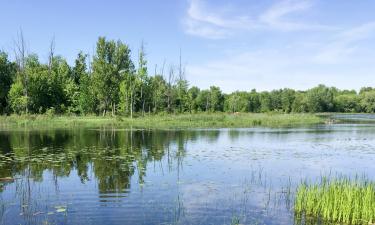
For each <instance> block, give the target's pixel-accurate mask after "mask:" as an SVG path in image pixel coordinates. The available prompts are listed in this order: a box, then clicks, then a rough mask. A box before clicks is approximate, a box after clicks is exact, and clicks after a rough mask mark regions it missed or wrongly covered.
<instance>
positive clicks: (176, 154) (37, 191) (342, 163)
mask: <svg viewBox="0 0 375 225" xmlns="http://www.w3.org/2000/svg"><path fill="white" fill-rule="evenodd" d="M0 140H1V141H0V153H1V155H0V177H1V178H5V177H11V178H13V179H9V178H8V180H2V181H1V182H0V223H1V224H145V225H146V224H147V225H148V224H150V225H151V224H204V225H206V224H235V223H236V222H238V221H240V223H241V224H293V223H294V213H293V201H294V191H295V188H296V186H297V185H298V184H299V183H300V182H301V181H304V180H308V181H316V180H317V179H319V177H320V176H321V175H331V176H335V175H347V176H355V175H356V174H360V175H366V176H367V177H368V178H369V179H375V177H374V176H375V164H374V163H373V161H374V158H375V155H374V154H375V124H374V125H373V124H371V123H363V121H362V122H361V123H355V122H346V123H343V124H331V125H317V126H311V127H298V128H250V129H195V130H154V131H151V130H127V129H115V128H109V127H105V128H104V127H98V128H97V129H83V128H82V129H56V130H44V131H43V130H40V131H38V130H27V129H26V130H19V129H17V130H3V131H0Z"/></svg>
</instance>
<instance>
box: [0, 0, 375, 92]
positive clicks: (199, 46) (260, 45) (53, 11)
mask: <svg viewBox="0 0 375 225" xmlns="http://www.w3.org/2000/svg"><path fill="white" fill-rule="evenodd" d="M0 8H1V13H0V21H2V22H1V28H0V49H3V50H5V51H8V52H12V49H13V44H14V39H15V38H16V36H17V32H19V30H20V29H22V30H23V33H24V36H25V38H26V40H27V44H28V49H29V51H30V52H33V53H37V54H38V55H39V56H40V60H41V61H46V58H47V52H48V46H49V42H50V41H51V39H52V38H53V37H55V42H56V53H57V54H60V55H62V56H64V57H65V58H66V59H67V60H68V62H70V63H72V62H73V61H74V58H75V57H76V55H77V53H78V52H79V50H83V51H84V52H87V53H89V54H92V53H93V50H94V47H95V42H96V40H97V38H98V36H106V37H108V38H110V39H121V40H122V41H124V42H126V43H127V44H129V46H130V47H131V49H132V51H133V55H134V57H136V54H137V51H138V48H139V46H140V44H141V42H142V40H143V41H144V43H145V45H146V52H147V57H148V61H149V71H150V73H151V74H153V71H154V68H155V65H156V64H157V65H158V68H161V65H162V64H163V62H164V60H165V61H166V66H167V67H169V65H171V64H176V63H178V56H179V49H180V48H181V50H182V56H183V63H184V65H185V66H186V78H187V79H188V80H189V82H190V84H191V85H196V86H198V87H201V88H208V87H209V86H210V85H217V86H220V87H221V89H222V90H223V91H225V92H229V91H234V90H251V89H253V88H256V89H257V90H271V89H276V88H284V87H290V88H295V89H307V88H310V87H312V86H315V85H317V84H320V83H323V84H326V85H329V86H336V87H339V88H347V89H357V90H358V89H359V88H360V87H362V86H375V79H374V78H375V14H374V12H375V2H374V1H373V0H361V1H354V0H262V1H259V0H236V1H222V0H181V1H176V0H153V1H146V0H139V1H115V0H108V1H102V2H99V1H88V0H83V1H73V0H65V1H47V0H35V1H26V0H24V1H20V0H5V1H2V3H0Z"/></svg>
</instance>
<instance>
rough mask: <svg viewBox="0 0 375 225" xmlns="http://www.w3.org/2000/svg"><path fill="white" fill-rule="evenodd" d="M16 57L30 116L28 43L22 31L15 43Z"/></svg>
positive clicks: (26, 107) (26, 109)
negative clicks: (27, 66) (27, 70)
mask: <svg viewBox="0 0 375 225" xmlns="http://www.w3.org/2000/svg"><path fill="white" fill-rule="evenodd" d="M14 46H15V47H14V55H15V59H16V63H17V72H18V75H19V76H20V78H21V82H22V85H23V94H24V96H25V98H26V104H25V112H26V114H28V112H29V107H28V98H29V96H28V83H29V77H28V74H27V72H26V70H25V67H26V56H27V50H26V43H25V38H24V36H23V32H22V29H21V30H20V32H19V33H18V34H17V39H16V40H15V41H14Z"/></svg>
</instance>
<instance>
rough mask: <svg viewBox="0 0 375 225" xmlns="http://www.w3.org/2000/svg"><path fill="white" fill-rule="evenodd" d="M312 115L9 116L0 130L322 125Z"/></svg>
mask: <svg viewBox="0 0 375 225" xmlns="http://www.w3.org/2000/svg"><path fill="white" fill-rule="evenodd" d="M322 122H323V119H322V118H320V117H318V116H315V115H313V114H278V113H239V114H231V113H210V114H209V113H197V114H166V115H147V116H144V117H141V116H139V117H136V118H133V119H131V118H129V117H123V116H116V117H100V116H47V115H21V116H19V115H11V116H2V117H0V128H12V127H35V128H42V127H43V128H45V127H68V126H91V127H95V126H105V125H108V126H119V127H133V128H161V129H165V128H244V127H254V126H266V127H279V126H291V125H309V124H318V123H322Z"/></svg>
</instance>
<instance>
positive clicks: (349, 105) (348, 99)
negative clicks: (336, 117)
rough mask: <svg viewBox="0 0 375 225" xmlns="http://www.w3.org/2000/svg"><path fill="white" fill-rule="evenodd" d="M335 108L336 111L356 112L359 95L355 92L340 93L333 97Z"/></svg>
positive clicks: (358, 109)
mask: <svg viewBox="0 0 375 225" xmlns="http://www.w3.org/2000/svg"><path fill="white" fill-rule="evenodd" d="M334 101H335V108H336V110H335V111H337V112H350V113H354V112H358V111H360V108H359V107H360V106H359V97H358V96H357V95H356V94H341V95H338V96H336V97H335V99H334Z"/></svg>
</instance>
